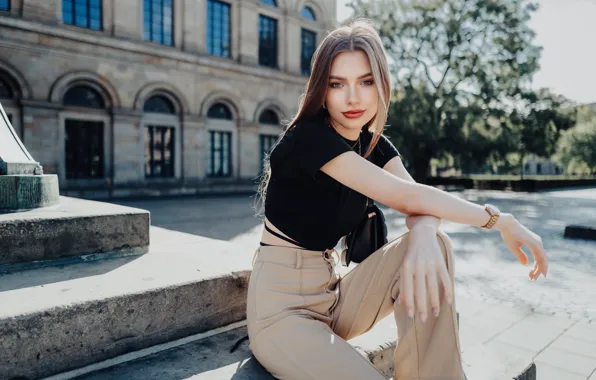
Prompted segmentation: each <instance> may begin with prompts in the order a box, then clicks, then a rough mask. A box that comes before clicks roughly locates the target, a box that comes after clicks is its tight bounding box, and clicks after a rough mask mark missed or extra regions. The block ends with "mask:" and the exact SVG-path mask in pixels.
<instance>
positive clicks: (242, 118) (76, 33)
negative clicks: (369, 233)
mask: <svg viewBox="0 0 596 380" xmlns="http://www.w3.org/2000/svg"><path fill="white" fill-rule="evenodd" d="M335 14H336V2H335V0H222V1H220V0H119V1H116V0H0V102H1V103H2V105H3V106H4V108H5V110H6V111H7V114H8V115H9V117H10V118H11V121H12V123H13V125H14V127H15V130H16V131H18V133H19V134H20V136H21V138H22V139H23V141H24V143H25V145H26V146H27V148H28V149H29V151H30V152H31V153H32V155H33V157H35V159H36V160H38V161H40V162H41V163H42V165H43V167H44V170H45V172H46V173H56V174H58V175H59V178H60V187H61V189H62V193H63V194H65V195H80V196H85V195H91V196H101V195H102V194H105V195H106V196H107V195H109V196H125V195H129V194H140V193H143V192H146V191H147V189H151V191H153V192H156V193H159V194H161V193H180V192H185V191H186V192H197V189H199V191H200V189H209V188H212V189H215V188H218V186H219V188H220V189H222V188H223V187H226V188H228V189H229V188H234V187H238V186H241V184H242V183H244V184H248V183H251V184H253V183H254V178H255V177H256V176H258V174H259V173H260V171H261V165H262V159H263V154H264V152H265V151H266V150H267V149H268V148H269V147H270V146H271V144H272V143H273V142H274V141H275V140H276V138H277V136H278V134H279V132H280V128H281V127H280V123H281V121H282V120H284V119H287V118H289V117H291V116H292V115H293V114H294V113H295V112H296V109H297V105H298V104H297V102H298V98H299V96H300V94H301V93H302V92H303V89H304V85H305V84H306V79H307V76H308V74H309V65H310V60H311V56H312V54H313V52H314V49H315V47H316V46H317V43H318V42H319V41H320V40H321V38H322V37H323V36H324V32H325V31H326V30H328V29H330V28H332V27H333V26H334V25H335ZM222 186H223V187H222ZM251 186H252V185H251ZM205 191H208V190H205Z"/></svg>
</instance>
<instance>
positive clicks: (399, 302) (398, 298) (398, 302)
mask: <svg viewBox="0 0 596 380" xmlns="http://www.w3.org/2000/svg"><path fill="white" fill-rule="evenodd" d="M397 304H398V305H401V298H400V297H397Z"/></svg>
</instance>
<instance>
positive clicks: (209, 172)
mask: <svg viewBox="0 0 596 380" xmlns="http://www.w3.org/2000/svg"><path fill="white" fill-rule="evenodd" d="M216 135H219V137H220V148H219V150H220V153H221V154H220V157H219V164H220V168H222V167H223V164H224V154H223V153H224V151H223V137H224V136H228V138H229V141H228V146H227V148H228V149H227V150H228V151H227V157H228V168H227V169H228V173H227V174H218V173H215V171H214V170H215V159H214V158H215V151H216V150H215V145H214V141H215V136H216ZM235 135H236V134H235V133H234V131H230V130H224V129H217V128H213V129H209V130H208V135H207V136H208V144H207V145H208V151H207V153H208V156H207V161H206V163H207V167H206V170H205V177H207V178H232V177H234V137H235Z"/></svg>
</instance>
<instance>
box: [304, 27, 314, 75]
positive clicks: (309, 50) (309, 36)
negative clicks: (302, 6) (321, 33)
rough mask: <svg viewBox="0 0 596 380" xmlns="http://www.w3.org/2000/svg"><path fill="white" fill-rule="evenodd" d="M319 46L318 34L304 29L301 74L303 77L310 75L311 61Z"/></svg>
mask: <svg viewBox="0 0 596 380" xmlns="http://www.w3.org/2000/svg"><path fill="white" fill-rule="evenodd" d="M316 44H317V34H316V33H315V32H311V31H310V30H306V29H302V61H301V65H300V66H301V70H300V71H301V72H302V75H307V76H308V75H310V61H311V60H312V55H313V54H314V53H315V48H316Z"/></svg>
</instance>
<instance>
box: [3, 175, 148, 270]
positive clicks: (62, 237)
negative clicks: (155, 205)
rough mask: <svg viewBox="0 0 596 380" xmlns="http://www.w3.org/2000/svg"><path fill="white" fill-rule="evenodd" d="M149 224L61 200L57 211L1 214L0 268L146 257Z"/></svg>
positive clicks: (114, 209) (130, 214)
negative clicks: (106, 256)
mask: <svg viewBox="0 0 596 380" xmlns="http://www.w3.org/2000/svg"><path fill="white" fill-rule="evenodd" d="M53 177H54V178H55V176H53ZM0 178H1V177H0ZM149 224H150V217H149V212H148V211H145V210H140V209H135V208H130V207H124V206H118V205H113V204H107V203H100V202H94V201H86V200H81V199H74V198H68V197H61V198H60V204H59V205H57V206H53V207H47V208H40V209H35V210H32V211H28V212H16V213H10V214H4V215H2V214H0V264H10V263H19V262H25V261H36V260H47V259H57V258H63V257H70V256H79V255H85V254H91V253H105V252H113V251H118V250H123V249H126V250H131V249H133V250H134V249H137V250H138V251H139V252H145V251H146V247H147V246H148V245H149Z"/></svg>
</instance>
